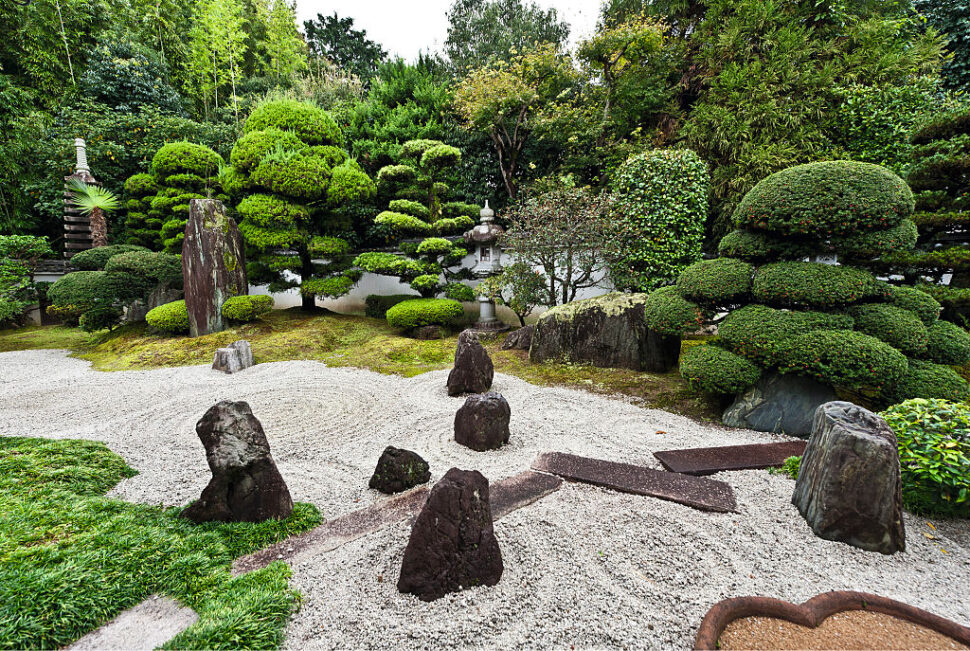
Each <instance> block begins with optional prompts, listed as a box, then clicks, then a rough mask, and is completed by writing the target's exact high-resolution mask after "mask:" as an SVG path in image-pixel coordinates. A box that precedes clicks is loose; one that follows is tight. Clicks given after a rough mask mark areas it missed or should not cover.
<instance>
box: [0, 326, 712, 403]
mask: <svg viewBox="0 0 970 651" xmlns="http://www.w3.org/2000/svg"><path fill="white" fill-rule="evenodd" d="M237 339H247V340H249V342H250V344H252V347H253V354H254V355H255V357H256V361H257V362H278V361H284V360H293V359H310V360H319V361H321V362H325V363H326V364H328V365H330V366H355V367H359V368H366V369H370V370H372V371H377V372H378V373H387V374H395V375H402V376H405V377H412V376H414V375H419V374H421V373H425V372H427V371H433V370H438V369H443V368H449V367H450V366H451V365H452V363H453V362H454V354H455V343H456V340H457V334H456V335H453V336H452V337H449V338H447V339H439V340H434V341H418V340H416V339H411V338H408V337H403V336H401V334H400V332H399V331H397V330H395V329H394V328H391V327H390V326H388V325H387V323H386V322H384V321H382V320H379V319H372V318H369V317H364V316H348V315H341V314H333V313H324V314H307V313H304V312H301V311H299V310H276V311H273V312H272V313H270V314H268V315H266V316H265V317H263V318H262V319H260V320H259V321H256V322H254V323H250V324H247V325H244V326H241V327H238V328H235V329H232V330H226V331H224V332H219V333H216V334H212V335H206V336H203V337H196V338H190V337H161V336H157V335H152V334H148V333H147V332H146V330H145V326H143V325H132V326H125V327H123V328H119V329H117V330H115V331H114V332H111V333H99V334H96V335H87V334H85V333H84V332H82V331H81V330H79V329H77V328H67V327H63V326H38V327H31V328H20V329H16V330H4V331H0V352H5V351H10V350H30V349H38V348H66V349H69V350H72V351H74V355H75V356H76V357H79V358H81V359H85V360H88V361H90V362H91V363H92V364H93V365H94V368H96V369H98V370H101V371H120V370H130V369H147V368H158V367H162V366H185V365H189V364H209V363H211V362H212V354H213V352H214V351H215V349H216V348H218V347H220V346H225V345H227V344H229V343H231V342H233V341H235V340H237ZM501 340H502V338H501V337H498V338H496V339H493V340H491V341H485V342H484V343H485V345H486V347H487V348H488V350H489V353H490V355H491V356H492V361H493V362H494V364H495V370H496V371H498V372H500V373H506V374H508V375H514V376H516V377H519V378H522V379H523V380H526V381H528V382H532V383H533V384H539V385H543V386H564V387H571V388H577V389H585V390H587V391H592V392H596V393H609V394H622V395H625V396H628V397H630V398H631V399H633V400H634V401H635V402H636V403H637V404H640V405H641V406H644V407H653V408H658V409H666V410H667V411H671V412H674V413H679V414H684V415H686V416H690V417H692V418H696V419H698V420H702V421H716V420H718V418H719V415H720V409H719V405H718V404H716V402H715V401H713V400H711V399H710V398H707V397H704V396H699V395H697V394H696V393H694V392H692V391H690V390H689V389H688V388H687V384H686V383H685V382H684V380H683V378H681V377H680V374H679V373H678V372H676V371H674V372H671V373H665V374H655V373H638V372H636V371H630V370H626V369H603V368H595V367H593V366H590V365H583V364H556V363H543V364H533V363H531V362H529V356H528V353H527V352H526V351H518V350H501Z"/></svg>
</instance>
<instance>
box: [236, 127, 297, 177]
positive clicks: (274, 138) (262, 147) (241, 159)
mask: <svg viewBox="0 0 970 651" xmlns="http://www.w3.org/2000/svg"><path fill="white" fill-rule="evenodd" d="M308 149H309V147H308V146H307V144H306V143H305V142H303V141H302V140H300V139H299V137H297V136H296V135H295V134H292V133H289V132H287V131H281V130H279V129H276V128H272V127H271V128H268V129H265V130H262V131H250V132H249V133H246V134H245V135H243V136H242V137H241V138H240V139H239V140H237V141H236V144H235V145H234V146H233V148H232V152H231V153H230V154H229V162H231V163H232V166H233V167H234V168H236V170H238V171H240V172H248V171H250V170H252V169H254V168H255V167H256V166H257V165H259V162H260V161H261V160H263V157H264V156H266V155H267V154H269V153H270V152H274V151H289V152H303V151H307V150H308Z"/></svg>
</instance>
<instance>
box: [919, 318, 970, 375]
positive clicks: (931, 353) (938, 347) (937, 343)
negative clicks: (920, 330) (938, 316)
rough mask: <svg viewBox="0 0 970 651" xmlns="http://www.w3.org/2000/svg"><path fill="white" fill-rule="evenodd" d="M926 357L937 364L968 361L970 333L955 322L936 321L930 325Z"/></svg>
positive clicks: (969, 355) (955, 363)
mask: <svg viewBox="0 0 970 651" xmlns="http://www.w3.org/2000/svg"><path fill="white" fill-rule="evenodd" d="M926 330H927V332H928V333H929V343H928V345H927V346H926V354H925V355H923V357H925V358H926V359H928V360H930V361H931V362H936V363H937V364H951V365H957V364H966V363H967V362H970V333H968V332H967V331H966V330H964V329H963V328H961V327H960V326H958V325H957V324H955V323H950V322H949V321H937V322H936V323H934V324H933V325H931V326H930V327H928V328H927V329H926Z"/></svg>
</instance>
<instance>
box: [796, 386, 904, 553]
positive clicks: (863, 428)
mask: <svg viewBox="0 0 970 651" xmlns="http://www.w3.org/2000/svg"><path fill="white" fill-rule="evenodd" d="M902 503H903V499H902V483H901V481H900V476H899V450H898V448H897V442H896V435H895V434H893V431H892V430H891V429H890V428H889V425H888V424H887V423H886V421H884V420H883V419H882V418H880V417H879V416H877V415H875V414H874V413H872V412H871V411H869V410H867V409H863V408H862V407H858V406H856V405H854V404H852V403H851V402H829V403H826V404H824V405H822V406H821V407H819V408H818V410H817V411H816V412H815V422H814V425H813V429H812V437H811V438H810V439H809V440H808V446H807V447H806V448H805V455H804V456H803V457H802V464H801V469H800V471H799V473H798V481H797V482H796V483H795V494H794V495H793V496H792V504H794V505H795V506H797V507H798V511H799V512H800V513H801V514H802V516H803V517H804V518H805V520H806V521H808V524H809V525H810V526H811V527H812V531H814V532H815V535H817V536H819V537H820V538H825V539H826V540H838V541H840V542H844V543H847V544H849V545H852V546H854V547H859V548H861V549H865V550H867V551H876V552H882V553H883V554H892V553H894V552H897V551H903V550H905V549H906V532H905V530H904V529H903V513H902Z"/></svg>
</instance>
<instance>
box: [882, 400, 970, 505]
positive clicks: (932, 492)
mask: <svg viewBox="0 0 970 651" xmlns="http://www.w3.org/2000/svg"><path fill="white" fill-rule="evenodd" d="M880 415H881V416H882V417H883V418H885V419H886V422H887V423H889V426H890V427H891V428H892V430H893V432H894V433H895V434H896V440H897V441H898V444H899V467H900V471H901V475H902V483H903V504H904V505H905V506H906V508H907V509H909V510H911V511H913V512H914V513H919V514H921V515H942V516H956V517H964V518H966V517H970V407H968V406H967V403H965V402H949V401H947V400H927V399H922V398H919V399H915V400H907V401H906V402H903V403H901V404H898V405H894V406H893V407H890V408H889V409H887V410H886V411H884V412H882V413H881V414H880Z"/></svg>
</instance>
